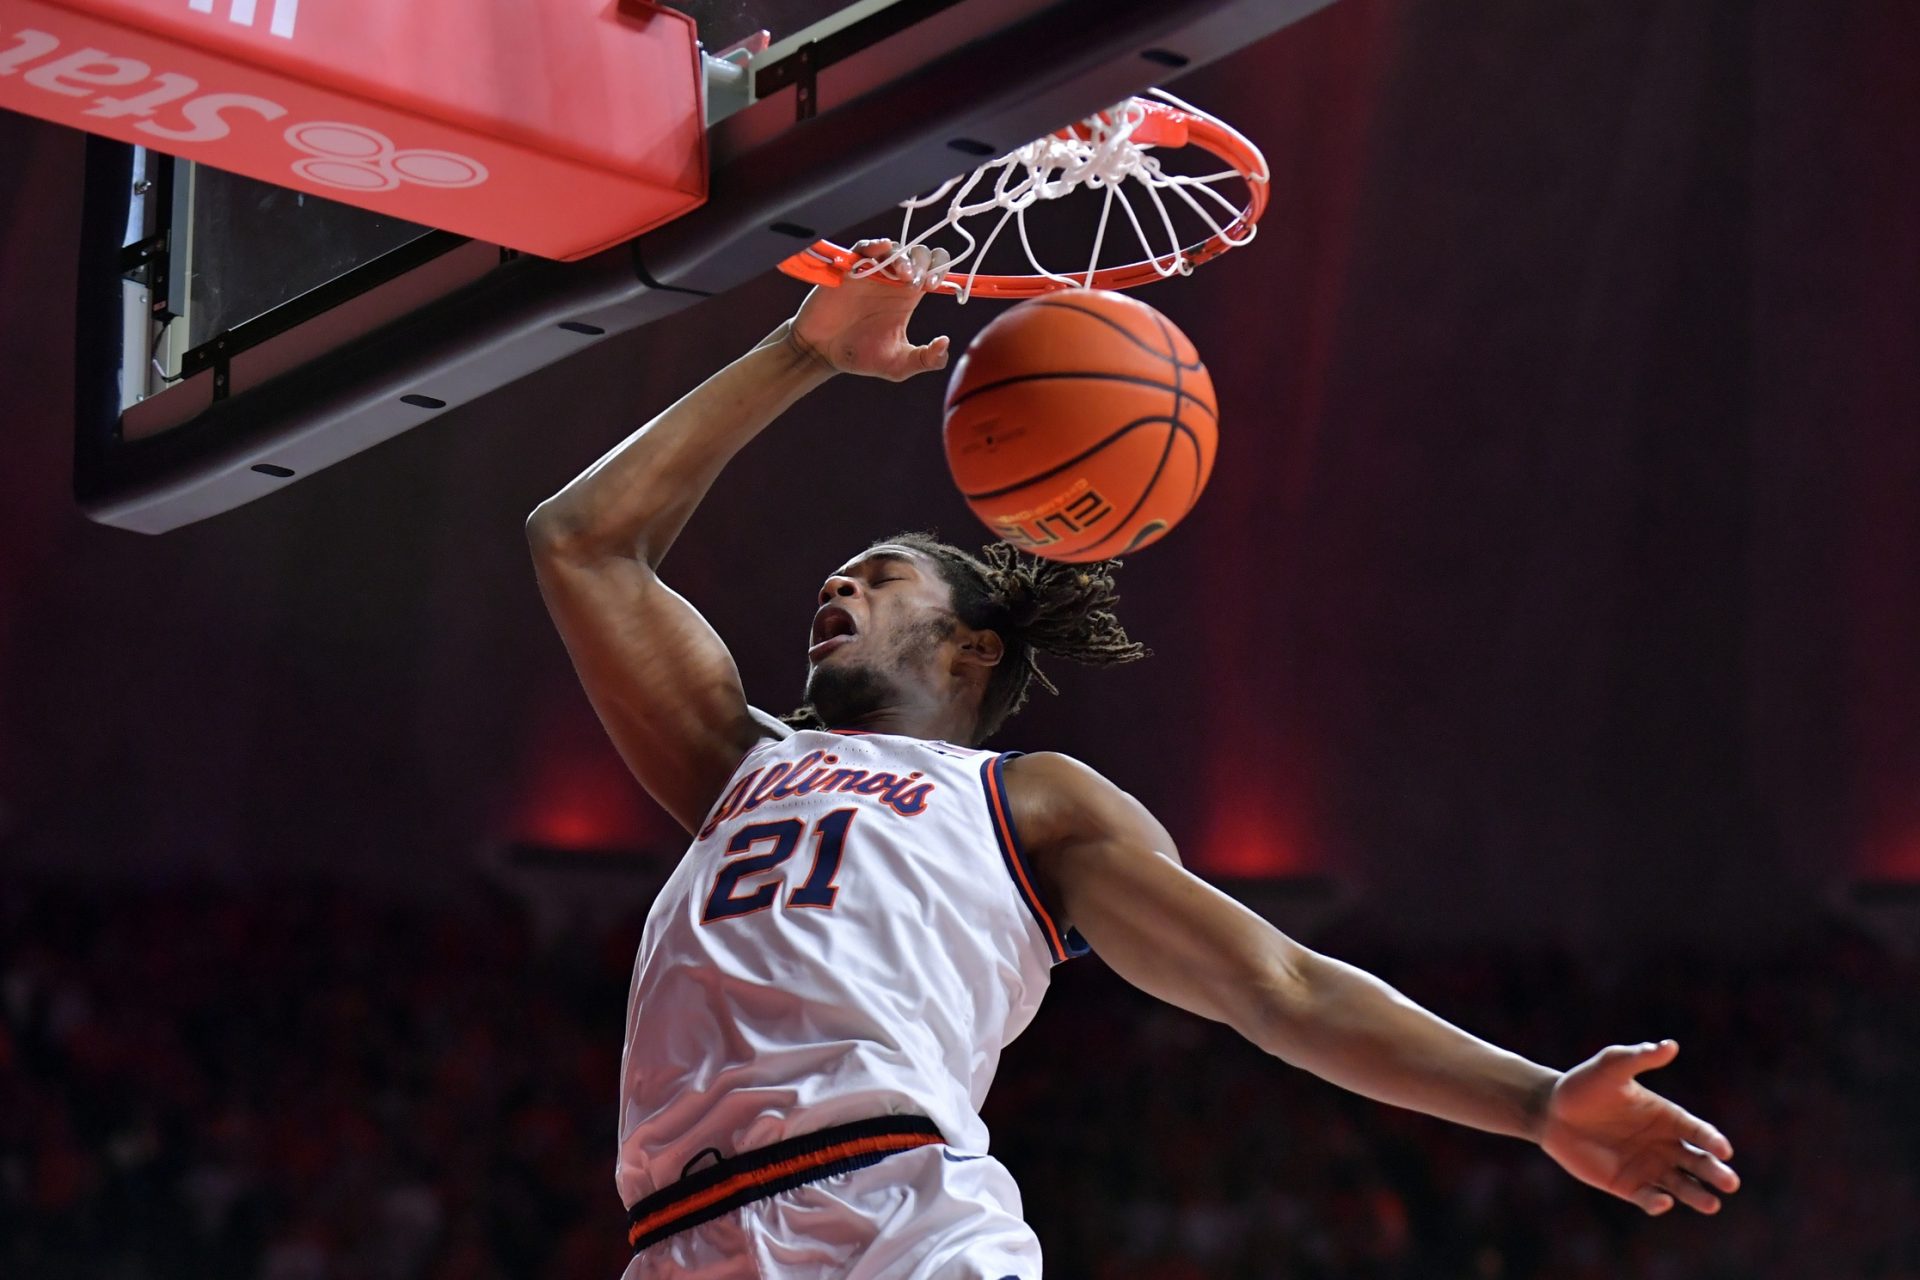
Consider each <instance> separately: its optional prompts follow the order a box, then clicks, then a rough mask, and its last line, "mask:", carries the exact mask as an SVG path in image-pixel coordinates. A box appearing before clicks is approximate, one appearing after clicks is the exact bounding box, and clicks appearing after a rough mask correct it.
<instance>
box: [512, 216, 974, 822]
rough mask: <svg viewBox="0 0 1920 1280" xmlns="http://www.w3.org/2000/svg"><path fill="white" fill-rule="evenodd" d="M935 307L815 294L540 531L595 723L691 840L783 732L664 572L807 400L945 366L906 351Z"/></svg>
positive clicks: (538, 523)
mask: <svg viewBox="0 0 1920 1280" xmlns="http://www.w3.org/2000/svg"><path fill="white" fill-rule="evenodd" d="M874 251H878V250H877V247H876V250H874ZM920 265H923V266H924V265H927V264H925V263H922V264H920ZM932 265H933V266H934V267H936V268H937V267H938V265H939V264H938V263H937V262H936V263H934V264H932ZM921 296H922V294H921V292H920V291H919V290H918V289H912V288H902V287H900V285H899V284H897V283H889V282H888V281H885V280H880V279H867V280H850V281H848V282H847V283H845V284H843V285H841V286H840V287H839V288H837V289H816V290H814V291H813V293H812V294H810V295H808V298H807V300H806V302H805V303H803V304H802V305H801V308H800V310H799V312H798V313H797V314H796V315H795V316H794V318H793V319H791V320H789V321H787V322H786V323H784V324H782V325H781V326H780V327H779V328H778V329H776V330H774V331H773V333H772V334H771V335H769V336H768V337H767V339H766V340H765V341H763V342H761V343H760V344H759V345H758V346H756V347H755V348H754V349H753V350H751V351H749V352H748V353H747V354H746V355H744V356H742V357H740V358H739V359H738V360H735V361H734V362H733V363H732V364H730V365H728V366H727V367H726V368H724V369H722V370H721V371H720V372H719V373H716V374H715V375H714V376H713V377H711V378H709V379H707V381H705V382H704V383H702V384H701V385H700V386H698V387H696V388H695V389H694V390H692V391H691V392H689V393H687V395H685V396H683V397H682V398H681V399H680V400H679V401H677V402H676V403H675V404H673V405H672V406H671V407H670V408H668V409H667V410H666V411H665V412H663V413H661V414H660V415H659V416H658V417H656V418H654V419H653V421H651V422H649V423H647V424H646V425H645V426H644V427H642V428H640V430H638V431H636V432H634V434H633V435H631V436H629V437H628V438H627V439H626V440H624V441H622V442H621V443H620V445H618V446H617V447H616V448H614V449H613V450H612V451H611V452H609V453H608V454H607V455H606V456H605V457H603V458H601V459H600V460H599V461H598V462H596V463H594V464H593V465H592V466H591V467H588V468H587V469H586V470H585V471H584V472H582V473H581V474H580V475H579V476H578V477H577V478H576V479H574V480H573V481H572V482H571V483H570V484H568V485H567V486H566V487H565V488H564V489H562V490H561V491H560V492H559V493H557V494H555V495H554V496H553V497H551V498H549V499H547V500H546V501H545V502H543V503H541V504H540V506H539V507H538V508H536V509H535V510H534V512H533V514H532V515H531V516H530V517H528V520H527V536H528V540H529V542H530V543H531V544H532V547H533V557H534V563H535V565H536V567H537V570H538V573H539V579H540V591H541V595H542V596H543V597H544V598H545V600H546V603H547V609H548V611H549V612H550V613H551V614H552V615H553V620H554V623H555V625H556V626H557V627H558V628H559V630H560V634H561V637H562V638H563V639H564V640H565V641H566V645H567V651H568V653H569V654H571V656H572V658H573V663H574V668H575V670H577V671H578V672H579V674H580V680H581V683H582V684H584V685H585V686H586V690H587V695H588V697H589V698H590V699H591V700H592V702H593V705H594V709H595V710H596V711H597V712H598V713H599V715H600V719H601V721H602V722H603V723H604V724H605V725H606V728H607V732H608V734H609V736H611V737H612V739H613V741H614V744H615V745H616V746H617V747H618V748H619V750H620V753H621V755H622V757H623V758H624V759H625V760H626V762H627V765H628V766H629V767H630V768H631V769H632V770H633V772H634V775H635V776H636V777H638V778H639V779H640V782H641V784H642V785H644V786H645V787H646V788H647V790H648V792H649V793H651V794H652V796H653V797H654V799H655V800H657V801H659V802H660V804H661V806H662V807H664V808H665V809H666V810H667V812H669V813H671V814H672V815H673V816H674V818H675V819H677V820H678V821H679V822H680V824H681V825H682V826H684V827H686V828H687V829H688V830H689V831H691V830H693V829H694V828H696V827H697V826H698V825H699V823H700V820H701V819H702V817H704V816H705V814H706V812H707V810H708V809H709V808H710V807H711V806H712V803H713V801H714V800H715V798H717V797H718V795H719V793H720V790H721V788H722V787H724V786H725V785H726V782H727V779H728V778H729V777H730V776H731V775H732V773H733V771H734V769H735V767H736V766H737V765H738V764H739V761H740V757H741V756H742V755H744V754H745V753H746V752H747V751H748V750H750V749H751V748H752V746H753V745H754V743H755V742H757V741H758V740H760V739H761V738H764V737H767V736H769V735H776V734H780V733H784V732H785V729H784V727H783V726H782V725H781V724H780V723H779V722H778V721H777V720H775V719H774V718H773V717H771V716H768V715H765V714H764V713H761V712H757V711H755V710H754V709H752V708H751V707H749V706H748V705H747V700H746V694H745V692H744V691H743V690H742V688H741V684H740V675H739V671H738V670H737V668H736V667H735V666H734V663H733V658H732V655H730V654H729V653H728V652H727V649H726V646H725V644H723V643H722V642H721V640H720V637H719V636H718V635H717V634H716V633H715V632H714V630H713V628H712V627H710V626H709V625H708V624H707V622H706V620H705V619H704V618H702V617H701V616H700V614H699V613H698V612H697V611H696V610H695V609H694V608H693V606H692V605H690V604H688V603H687V601H686V600H685V599H683V598H682V597H681V596H680V595H678V594H677V593H676V592H674V591H672V590H671V589H669V588H668V587H667V586H666V585H665V584H664V583H662V582H661V580H660V578H659V575H658V572H657V570H658V568H659V565H660V561H661V559H662V558H663V557H664V556H665V555H666V553H667V549H668V548H669V547H670V546H672V544H673V540H674V538H675V537H677V536H678V535H679V533H680V530H681V528H682V527H683V526H685V524H686V522H687V518H688V517H689V516H691V515H692V514H693V510H694V508H695V507H696V506H698V505H699V502H700V500H701V499H702V498H703V497H705V496H706V493H707V490H708V488H709V487H711V485H712V484H713V480H714V477H716V476H718V475H719V474H720V470H721V468H722V467H724V466H725V465H726V464H727V462H728V461H729V460H731V459H732V458H733V456H734V454H736V453H738V452H739V451H740V449H741V448H743V447H744V446H745V445H746V444H747V442H748V441H750V440H752V439H753V438H754V437H755V436H757V435H759V434H760V432H761V431H763V430H765V429H766V427H767V425H768V424H769V423H771V422H772V421H773V420H774V418H776V417H778V416H779V415H780V413H781V412H782V411H784V410H785V409H786V408H787V407H788V406H790V405H792V404H793V403H794V402H795V401H796V400H798V399H799V398H800V397H801V396H803V395H805V394H806V393H807V392H808V391H810V390H812V389H813V388H814V387H816V386H818V385H820V383H822V382H824V381H825V380H826V379H827V378H829V377H831V376H832V375H833V374H834V373H836V372H844V373H858V374H866V375H870V376H874V377H884V378H890V379H892V380H895V381H899V380H901V379H904V378H908V377H911V376H912V375H914V374H916V373H921V372H925V371H928V370H932V369H938V368H940V367H941V366H943V365H944V364H945V363H946V340H945V339H944V338H940V339H936V340H935V341H934V342H932V343H929V344H927V345H925V346H914V345H913V344H912V343H911V342H909V341H908V340H907V337H906V323H907V318H908V316H910V315H911V314H912V312H913V309H914V306H915V305H916V304H917V303H918V301H919V299H920V298H921Z"/></svg>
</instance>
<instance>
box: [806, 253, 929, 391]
mask: <svg viewBox="0 0 1920 1280" xmlns="http://www.w3.org/2000/svg"><path fill="white" fill-rule="evenodd" d="M853 249H854V252H855V253H857V254H859V255H860V256H861V257H863V258H868V259H874V260H885V259H889V258H891V259H892V261H889V262H887V264H886V265H885V266H883V267H881V268H879V269H878V270H876V271H872V272H868V273H866V274H864V275H856V274H854V273H853V272H849V273H848V274H847V276H846V278H845V279H844V280H843V281H841V283H839V284H838V285H835V286H833V287H831V288H828V287H824V286H816V287H815V288H814V289H813V290H812V291H811V292H809V293H808V294H807V297H806V301H804V302H802V303H801V304H800V310H799V311H798V312H796V313H795V315H794V317H793V319H792V320H790V321H789V322H788V324H787V341H788V343H790V344H791V345H792V346H793V347H794V349H795V350H797V351H799V352H801V353H802V354H803V355H805V356H806V357H807V358H808V359H811V360H817V361H819V362H820V363H821V364H823V365H825V366H827V367H828V368H829V369H832V370H833V371H834V372H836V373H854V374H860V375H862V376H864V377H870V378H886V379H887V380H888V381H891V382H904V381H906V380H907V379H908V378H911V377H913V376H914V375H916V374H921V373H931V372H933V371H934V370H936V369H944V368H946V367H947V346H948V342H947V338H946V336H945V335H944V334H943V335H941V336H940V337H937V338H935V339H934V340H933V341H931V342H928V343H926V344H924V345H920V346H916V345H914V343H913V342H912V341H911V340H910V339H909V338H908V337H907V320H908V318H909V317H910V316H912V315H913V310H914V308H915V307H917V306H919V305H920V299H921V298H923V297H925V296H926V295H927V293H928V292H929V291H930V290H932V289H935V288H937V287H939V284H940V282H941V280H942V279H944V278H945V276H946V271H947V260H948V259H947V251H946V250H945V249H928V248H927V247H926V246H925V245H912V246H909V247H908V249H907V250H906V252H905V253H903V254H901V255H899V256H898V257H894V252H893V242H892V241H891V240H862V241H860V243H858V244H856V245H855V246H854V247H853ZM902 286H906V287H904V288H903V287H902Z"/></svg>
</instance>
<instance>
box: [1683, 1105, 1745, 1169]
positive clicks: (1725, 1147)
mask: <svg viewBox="0 0 1920 1280" xmlns="http://www.w3.org/2000/svg"><path fill="white" fill-rule="evenodd" d="M1685 1128H1686V1132H1685V1133H1684V1134H1683V1135H1682V1136H1683V1137H1684V1138H1685V1139H1686V1141H1687V1142H1688V1143H1690V1144H1692V1145H1693V1146H1695V1147H1698V1148H1700V1149H1701V1150H1702V1151H1705V1152H1707V1153H1709V1154H1711V1155H1716V1156H1719V1157H1720V1158H1721V1159H1722V1160H1731V1159H1733V1144H1732V1143H1731V1142H1728V1141H1727V1135H1726V1134H1724V1133H1721V1132H1720V1131H1719V1130H1718V1129H1716V1128H1714V1127H1713V1126H1712V1125H1710V1124H1708V1123H1707V1122H1706V1121H1705V1120H1702V1119H1700V1118H1699V1117H1698V1116H1693V1115H1690V1116H1688V1117H1687V1123H1686V1126H1685Z"/></svg>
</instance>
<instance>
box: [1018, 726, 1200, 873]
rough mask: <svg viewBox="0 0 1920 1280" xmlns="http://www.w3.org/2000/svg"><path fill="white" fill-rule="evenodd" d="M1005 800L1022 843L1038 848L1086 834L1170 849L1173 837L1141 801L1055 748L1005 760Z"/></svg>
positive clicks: (1175, 855)
mask: <svg viewBox="0 0 1920 1280" xmlns="http://www.w3.org/2000/svg"><path fill="white" fill-rule="evenodd" d="M1004 772H1005V775H1006V782H1007V803H1008V806H1009V807H1010V808H1011V809H1012V810H1013V814H1014V820H1015V822H1016V823H1018V824H1019V828H1020V832H1021V835H1022V836H1023V837H1025V838H1026V840H1027V841H1028V843H1029V844H1030V845H1032V846H1034V847H1036V848H1044V847H1046V846H1048V845H1051V844H1054V843H1057V842H1058V843H1064V842H1073V841H1079V840H1085V839H1087V838H1089V837H1102V836H1116V837H1123V838H1124V837H1130V836H1138V837H1140V838H1143V839H1146V840H1147V843H1148V844H1150V845H1151V846H1152V847H1154V848H1156V849H1160V850H1163V851H1168V852H1169V854H1170V856H1174V857H1176V858H1177V856H1178V855H1177V854H1172V853H1171V850H1172V848H1173V838H1172V837H1171V836H1170V835H1168V834H1167V832H1166V829H1165V828H1164V827H1162V826H1161V825H1160V823H1159V822H1158V821H1157V820H1156V819H1155V818H1154V816H1153V815H1152V814H1151V813H1150V812H1148V810H1147V808H1146V806H1145V805H1143V804H1141V803H1140V801H1138V800H1136V799H1135V798H1134V797H1133V796H1131V795H1129V794H1128V793H1127V792H1126V791H1124V790H1122V789H1121V788H1120V787H1119V786H1118V785H1116V784H1115V783H1114V782H1113V781H1111V780H1110V779H1109V778H1107V776H1106V775H1105V774H1103V773H1101V772H1100V771H1099V770H1097V769H1095V768H1094V767H1093V766H1091V765H1089V764H1086V763H1084V762H1083V761H1080V760H1077V759H1075V758H1074V757H1072V756H1070V755H1066V754H1065V753H1063V752H1058V751H1036V752H1033V753H1032V754H1031V755H1023V756H1017V757H1015V758H1013V759H1010V760H1008V761H1007V762H1006V764H1005V766H1004Z"/></svg>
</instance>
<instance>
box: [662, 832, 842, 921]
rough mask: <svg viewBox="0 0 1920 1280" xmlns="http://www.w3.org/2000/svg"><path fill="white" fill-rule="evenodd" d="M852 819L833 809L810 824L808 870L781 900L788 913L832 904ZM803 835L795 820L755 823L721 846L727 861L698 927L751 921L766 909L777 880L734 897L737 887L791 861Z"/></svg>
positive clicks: (777, 890) (775, 893) (774, 895)
mask: <svg viewBox="0 0 1920 1280" xmlns="http://www.w3.org/2000/svg"><path fill="white" fill-rule="evenodd" d="M854 813H855V810H853V809H836V810H834V811H833V812H832V813H830V814H828V815H827V816H826V817H824V818H822V819H820V821H819V822H817V823H815V824H814V828H813V866H812V867H811V868H809V870H808V871H807V878H806V880H805V881H804V882H803V883H802V884H801V885H800V887H799V888H797V889H795V890H794V891H793V892H792V893H791V894H789V895H788V896H787V905H788V906H789V907H819V908H823V909H826V910H832V908H833V900H834V899H835V898H836V897H837V896H839V893H840V886H839V885H837V884H835V883H834V877H835V876H836V875H837V874H838V873H839V871H840V855H841V854H842V853H843V852H844V851H845V849H846V844H847V830H848V828H850V827H852V826H853V815H854ZM805 830H806V824H805V823H803V822H801V821H800V819H798V818H787V819H784V820H783V821H780V822H756V823H754V824H753V825H752V826H747V827H742V828H740V829H739V830H738V831H736V832H734V833H733V838H732V839H731V840H728V841H727V849H726V854H725V857H726V858H727V859H728V861H727V862H726V864H725V865H723V866H722V867H721V868H720V873H719V874H718V875H716V876H715V877H714V879H713V888H712V889H711V890H709V891H708V893H707V905H706V909H705V910H704V911H702V912H701V913H700V923H701V924H712V923H713V922H714V921H715V920H726V919H730V918H731V917H733V916H746V915H752V914H753V913H754V912H756V911H765V910H766V909H767V908H768V907H771V906H772V905H773V902H774V899H776V898H778V897H779V896H780V887H781V883H782V881H781V880H779V879H773V880H768V881H765V882H764V883H761V884H758V885H755V886H754V887H753V888H751V889H749V890H748V891H747V892H745V893H742V892H740V887H741V886H740V882H741V881H742V880H746V879H748V878H750V877H753V876H759V875H764V874H765V873H767V872H769V871H772V870H773V869H774V868H775V867H778V866H779V865H780V864H781V863H783V862H785V861H786V860H787V859H789V858H791V857H792V856H793V854H794V851H795V850H796V849H798V848H799V846H800V836H801V834H802V833H803V832H804V831H805ZM769 844H770V845H772V846H773V847H772V848H770V849H768V850H767V851H766V852H765V853H755V852H754V850H755V849H756V848H759V847H762V846H765V845H769Z"/></svg>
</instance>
